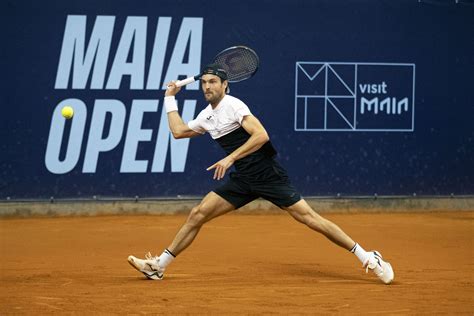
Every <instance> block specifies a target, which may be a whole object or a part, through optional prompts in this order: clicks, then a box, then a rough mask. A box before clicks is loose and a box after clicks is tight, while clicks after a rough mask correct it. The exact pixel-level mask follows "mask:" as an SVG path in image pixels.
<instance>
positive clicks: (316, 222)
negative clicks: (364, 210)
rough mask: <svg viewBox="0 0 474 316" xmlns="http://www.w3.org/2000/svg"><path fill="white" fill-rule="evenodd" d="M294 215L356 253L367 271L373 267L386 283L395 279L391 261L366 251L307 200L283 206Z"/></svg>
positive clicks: (378, 254) (373, 252)
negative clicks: (317, 211) (316, 210)
mask: <svg viewBox="0 0 474 316" xmlns="http://www.w3.org/2000/svg"><path fill="white" fill-rule="evenodd" d="M281 208H282V209H284V210H286V211H287V212H288V213H290V215H291V216H293V218H294V219H296V220H297V221H299V222H301V223H303V224H305V225H306V226H308V227H309V228H311V229H313V230H315V231H317V232H319V233H321V234H323V235H324V236H326V237H327V238H328V239H329V240H331V241H332V242H334V243H335V244H337V245H339V246H341V247H343V248H345V249H347V250H349V251H350V252H352V253H354V254H355V255H356V257H357V258H358V259H359V260H360V261H361V262H362V265H363V266H364V268H366V272H367V271H368V270H369V269H371V270H373V271H374V273H375V275H377V277H378V278H379V279H380V280H381V281H382V282H383V283H385V284H390V283H391V282H392V281H393V279H394V272H393V269H392V266H391V265H390V263H388V262H386V261H384V260H383V259H382V255H381V254H380V253H379V252H377V251H370V252H367V251H365V250H364V249H363V248H362V247H361V246H360V245H359V244H358V243H355V242H354V241H353V240H352V239H351V238H350V237H349V236H348V235H347V234H346V233H344V231H342V229H340V228H339V227H338V226H337V225H336V224H334V223H333V222H331V221H329V220H327V219H325V218H324V217H322V216H321V215H319V214H318V213H316V212H315V211H314V210H313V209H312V208H311V206H309V205H308V203H306V201H305V200H303V199H301V200H300V201H298V202H296V203H294V204H293V205H291V206H288V207H284V206H282V207H281Z"/></svg>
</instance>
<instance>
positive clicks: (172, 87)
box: [164, 82, 201, 138]
mask: <svg viewBox="0 0 474 316" xmlns="http://www.w3.org/2000/svg"><path fill="white" fill-rule="evenodd" d="M180 90H181V88H180V87H177V86H176V84H175V83H174V82H170V83H168V89H166V92H165V101H164V103H165V108H166V112H167V114H168V125H169V128H170V131H171V133H172V134H173V137H174V138H189V137H194V136H199V135H201V134H199V133H197V132H195V131H193V130H192V129H191V128H189V126H188V125H187V124H185V123H184V122H183V119H182V118H181V115H179V113H178V106H177V105H176V100H175V95H176V94H177V93H178V92H179V91H180Z"/></svg>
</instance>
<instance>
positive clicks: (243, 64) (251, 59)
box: [176, 46, 259, 87]
mask: <svg viewBox="0 0 474 316" xmlns="http://www.w3.org/2000/svg"><path fill="white" fill-rule="evenodd" d="M214 63H215V64H218V65H219V66H221V67H222V68H224V69H225V71H226V72H227V77H228V79H227V80H228V81H229V82H230V83H232V82H239V81H242V80H246V79H249V78H250V77H252V76H253V75H254V74H255V73H256V72H257V70H258V64H259V59H258V55H257V53H255V51H254V50H253V49H251V48H248V47H246V46H233V47H229V48H227V49H224V50H223V51H222V52H220V53H219V54H217V55H216V57H214ZM201 76H202V74H199V75H196V76H194V77H189V78H186V79H184V80H179V81H176V86H177V87H182V86H185V85H187V84H190V83H192V82H194V81H196V80H199V79H201Z"/></svg>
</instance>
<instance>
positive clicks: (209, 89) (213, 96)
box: [201, 74, 227, 105]
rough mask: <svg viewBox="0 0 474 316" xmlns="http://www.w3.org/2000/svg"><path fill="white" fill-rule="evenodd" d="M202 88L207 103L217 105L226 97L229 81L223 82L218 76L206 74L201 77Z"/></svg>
mask: <svg viewBox="0 0 474 316" xmlns="http://www.w3.org/2000/svg"><path fill="white" fill-rule="evenodd" d="M201 87H202V92H203V93H204V97H205V98H206V101H207V102H209V103H210V104H212V105H217V104H218V103H219V102H220V101H221V100H222V98H223V97H224V95H225V89H226V88H227V81H222V80H221V78H219V77H218V76H215V75H209V74H206V75H204V76H202V77H201Z"/></svg>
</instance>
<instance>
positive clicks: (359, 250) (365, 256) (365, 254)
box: [351, 243, 369, 264]
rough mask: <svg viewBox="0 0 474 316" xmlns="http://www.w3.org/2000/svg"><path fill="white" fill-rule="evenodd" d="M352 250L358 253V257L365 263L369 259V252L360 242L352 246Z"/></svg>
mask: <svg viewBox="0 0 474 316" xmlns="http://www.w3.org/2000/svg"><path fill="white" fill-rule="evenodd" d="M351 252H352V253H354V254H355V255H356V257H357V258H358V259H359V260H360V262H362V264H364V263H365V262H366V261H367V259H369V253H368V252H367V251H365V250H364V248H362V247H361V246H360V245H359V244H358V243H356V244H355V245H354V247H352V249H351Z"/></svg>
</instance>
